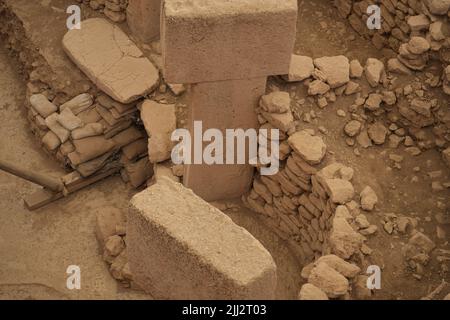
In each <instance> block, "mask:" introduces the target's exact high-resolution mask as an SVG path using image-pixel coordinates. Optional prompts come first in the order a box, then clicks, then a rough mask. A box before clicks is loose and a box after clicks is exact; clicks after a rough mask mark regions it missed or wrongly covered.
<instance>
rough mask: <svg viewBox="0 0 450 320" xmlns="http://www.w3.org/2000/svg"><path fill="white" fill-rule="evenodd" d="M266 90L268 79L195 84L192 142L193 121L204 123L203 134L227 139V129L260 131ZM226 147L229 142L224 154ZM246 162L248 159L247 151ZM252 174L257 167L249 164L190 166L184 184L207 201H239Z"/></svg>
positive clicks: (191, 119)
mask: <svg viewBox="0 0 450 320" xmlns="http://www.w3.org/2000/svg"><path fill="white" fill-rule="evenodd" d="M265 91H266V78H257V79H250V80H228V81H218V82H206V83H198V84H194V85H192V86H191V91H190V92H189V95H190V97H189V99H190V101H189V120H188V123H189V125H190V128H189V129H190V133H191V137H192V141H194V130H193V127H192V125H193V123H194V121H202V126H203V132H204V131H206V130H208V129H219V130H221V131H222V133H223V135H224V137H225V132H226V129H244V130H247V129H250V128H258V126H259V124H258V116H257V114H256V111H255V109H256V108H257V106H258V101H259V99H260V98H261V96H262V95H264V93H265ZM247 143H248V142H247ZM205 146H206V143H205ZM205 146H204V147H205ZM225 146H226V141H224V152H225ZM192 150H194V148H193V147H192ZM236 153H237V145H236V144H235V154H236ZM246 159H247V160H248V152H247V154H246ZM225 160H226V159H224V161H225ZM192 161H193V159H192ZM247 163H248V162H247ZM253 174H254V167H252V166H251V165H249V164H242V165H239V164H233V165H226V164H224V165H220V164H213V165H207V164H190V165H186V166H185V174H184V185H185V186H186V187H188V188H190V189H192V190H194V192H195V193H196V194H197V195H199V196H200V197H202V198H203V199H205V200H206V201H215V200H225V199H233V198H240V197H241V196H242V195H243V194H244V193H246V192H247V191H248V190H249V189H250V186H251V184H252V180H253Z"/></svg>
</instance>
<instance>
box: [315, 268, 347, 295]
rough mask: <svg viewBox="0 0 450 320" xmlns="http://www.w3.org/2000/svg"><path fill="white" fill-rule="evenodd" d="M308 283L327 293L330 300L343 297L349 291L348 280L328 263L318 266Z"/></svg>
mask: <svg viewBox="0 0 450 320" xmlns="http://www.w3.org/2000/svg"><path fill="white" fill-rule="evenodd" d="M308 281H309V283H311V284H312V285H314V286H316V287H318V288H319V289H321V290H322V291H323V292H325V293H326V295H327V296H328V297H329V298H337V297H340V296H343V295H345V294H346V293H347V291H348V289H349V283H348V280H347V279H346V278H345V277H344V276H343V275H342V274H340V273H339V272H337V271H336V270H334V269H333V268H331V267H329V266H328V265H327V264H326V263H319V264H318V265H316V266H315V267H314V269H312V270H311V273H310V275H309V278H308Z"/></svg>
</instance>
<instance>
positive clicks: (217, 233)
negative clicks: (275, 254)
mask: <svg viewBox="0 0 450 320" xmlns="http://www.w3.org/2000/svg"><path fill="white" fill-rule="evenodd" d="M127 221H128V224H127V251H128V259H129V263H130V268H131V271H132V273H133V278H134V280H135V281H136V283H137V284H138V285H139V286H140V287H141V288H143V289H144V290H145V291H147V292H148V293H150V294H151V295H152V296H153V297H154V298H156V299H202V300H203V299H223V300H228V299H274V297H275V288H276V282H277V279H276V266H275V263H274V261H273V259H272V257H271V255H270V254H269V252H268V251H267V250H266V249H265V248H264V247H263V246H262V245H261V243H259V242H258V241H257V240H256V239H255V238H254V237H253V236H252V235H251V234H250V233H249V232H248V231H247V230H245V229H243V228H241V227H239V226H237V225H236V224H234V223H233V221H232V220H231V219H230V218H229V217H228V216H227V215H225V214H224V213H222V212H221V211H219V210H218V209H216V208H215V207H213V206H211V205H210V204H208V203H207V202H205V201H203V200H202V199H200V198H199V197H197V196H196V195H195V194H194V193H193V192H192V191H191V190H189V189H186V188H184V187H183V186H182V185H181V184H179V183H176V182H174V181H172V180H170V179H169V178H167V177H161V178H160V179H158V183H157V184H155V185H153V186H152V187H150V188H148V189H147V190H145V191H143V192H141V193H139V194H137V195H136V196H134V197H133V198H132V200H131V205H130V209H129V212H128V219H127Z"/></svg>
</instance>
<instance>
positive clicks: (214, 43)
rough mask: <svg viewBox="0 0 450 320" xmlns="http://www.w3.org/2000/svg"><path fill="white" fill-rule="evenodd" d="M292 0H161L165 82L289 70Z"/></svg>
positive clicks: (244, 76)
mask: <svg viewBox="0 0 450 320" xmlns="http://www.w3.org/2000/svg"><path fill="white" fill-rule="evenodd" d="M296 23H297V1H296V0H283V1H280V0H251V1H250V0H228V1H223V0H191V1H185V0H166V1H165V2H164V4H163V8H162V21H161V46H162V53H163V70H164V77H165V79H166V80H167V82H169V83H199V82H208V81H218V80H233V79H250V78H257V77H267V76H269V75H281V74H287V73H288V72H289V64H290V60H291V54H292V52H293V49H294V42H295V33H296Z"/></svg>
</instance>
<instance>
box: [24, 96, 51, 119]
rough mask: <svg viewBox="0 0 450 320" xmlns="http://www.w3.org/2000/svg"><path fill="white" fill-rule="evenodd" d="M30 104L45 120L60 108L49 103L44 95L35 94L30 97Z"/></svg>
mask: <svg viewBox="0 0 450 320" xmlns="http://www.w3.org/2000/svg"><path fill="white" fill-rule="evenodd" d="M30 104H31V106H32V107H33V108H34V110H36V111H37V112H38V113H39V114H40V115H41V116H42V117H43V118H47V117H48V116H49V115H51V114H52V113H53V112H56V111H57V110H58V107H57V106H55V105H54V104H53V103H51V102H50V101H48V99H47V97H46V96H44V95H43V94H33V95H32V96H31V97H30Z"/></svg>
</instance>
